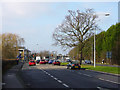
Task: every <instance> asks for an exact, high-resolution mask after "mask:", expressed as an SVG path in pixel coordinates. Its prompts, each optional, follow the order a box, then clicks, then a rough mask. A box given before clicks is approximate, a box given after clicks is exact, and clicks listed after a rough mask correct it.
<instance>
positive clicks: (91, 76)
mask: <svg viewBox="0 0 120 90" xmlns="http://www.w3.org/2000/svg"><path fill="white" fill-rule="evenodd" d="M83 75H85V76H88V77H92V76H90V75H88V74H83Z"/></svg>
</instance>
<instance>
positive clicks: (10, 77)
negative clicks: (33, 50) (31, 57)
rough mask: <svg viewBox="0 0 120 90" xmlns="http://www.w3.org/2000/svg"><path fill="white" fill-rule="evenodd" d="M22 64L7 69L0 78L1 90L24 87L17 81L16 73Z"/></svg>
mask: <svg viewBox="0 0 120 90" xmlns="http://www.w3.org/2000/svg"><path fill="white" fill-rule="evenodd" d="M23 64H24V62H19V63H18V65H15V66H13V67H12V68H11V69H9V70H8V71H7V72H6V73H5V74H4V75H3V77H2V90H4V89H8V88H24V85H22V83H21V82H20V81H19V77H18V73H19V71H20V69H21V68H22V66H23Z"/></svg>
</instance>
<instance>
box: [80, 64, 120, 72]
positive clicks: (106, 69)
mask: <svg viewBox="0 0 120 90" xmlns="http://www.w3.org/2000/svg"><path fill="white" fill-rule="evenodd" d="M81 68H86V69H88V70H95V71H102V72H107V73H113V74H120V72H119V70H120V68H119V67H109V66H96V67H95V68H94V66H92V65H81Z"/></svg>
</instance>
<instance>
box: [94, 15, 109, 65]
mask: <svg viewBox="0 0 120 90" xmlns="http://www.w3.org/2000/svg"><path fill="white" fill-rule="evenodd" d="M104 15H105V16H109V15H110V13H105V14H104ZM95 58H96V56H95V30H94V67H95V62H96V60H95Z"/></svg>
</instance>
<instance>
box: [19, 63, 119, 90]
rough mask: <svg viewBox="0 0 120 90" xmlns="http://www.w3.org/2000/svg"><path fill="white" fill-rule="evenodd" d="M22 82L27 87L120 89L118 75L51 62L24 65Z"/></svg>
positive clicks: (21, 76) (21, 72) (21, 75)
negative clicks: (72, 67) (70, 68)
mask: <svg viewBox="0 0 120 90" xmlns="http://www.w3.org/2000/svg"><path fill="white" fill-rule="evenodd" d="M20 78H21V79H22V80H21V83H22V84H23V85H24V86H25V88H70V89H73V90H74V89H76V88H97V89H99V90H103V89H105V90H111V89H120V88H119V87H120V82H118V78H119V77H118V76H116V75H109V74H103V73H100V72H94V71H89V70H84V69H82V70H69V69H66V66H57V65H49V64H37V65H36V66H29V65H28V63H25V64H24V65H23V68H22V70H21V71H20Z"/></svg>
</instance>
